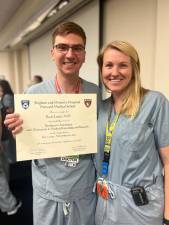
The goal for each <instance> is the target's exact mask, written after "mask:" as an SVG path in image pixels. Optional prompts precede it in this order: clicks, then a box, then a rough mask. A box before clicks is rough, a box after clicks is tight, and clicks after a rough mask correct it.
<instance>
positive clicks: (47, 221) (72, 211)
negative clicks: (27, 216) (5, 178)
mask: <svg viewBox="0 0 169 225" xmlns="http://www.w3.org/2000/svg"><path fill="white" fill-rule="evenodd" d="M95 208H96V195H95V193H91V194H88V195H87V196H85V197H83V198H81V199H78V200H75V201H73V202H71V203H65V202H61V201H59V202H58V201H54V200H48V199H44V198H43V197H41V196H40V195H39V194H38V193H37V191H35V190H34V192H33V215H34V216H33V217H34V225H94V216H95Z"/></svg>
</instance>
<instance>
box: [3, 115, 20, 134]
mask: <svg viewBox="0 0 169 225" xmlns="http://www.w3.org/2000/svg"><path fill="white" fill-rule="evenodd" d="M4 124H5V126H7V127H8V129H9V130H11V131H12V134H13V135H15V134H18V133H20V132H21V131H22V124H23V120H22V119H21V118H20V115H19V114H18V113H11V114H7V115H6V117H5V120H4Z"/></svg>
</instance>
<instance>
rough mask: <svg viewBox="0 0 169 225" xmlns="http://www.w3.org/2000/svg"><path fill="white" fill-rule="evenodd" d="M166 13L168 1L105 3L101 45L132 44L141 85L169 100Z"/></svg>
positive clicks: (168, 28) (114, 0)
mask: <svg viewBox="0 0 169 225" xmlns="http://www.w3.org/2000/svg"><path fill="white" fill-rule="evenodd" d="M168 12H169V1H168V0H142V1H139V0H125V1H124V0H105V11H104V43H108V42H110V41H112V40H115V39H120V40H124V41H128V42H130V43H131V44H133V45H134V46H135V48H136V49H137V50H138V53H139V56H140V61H141V78H142V83H143V86H144V87H146V88H150V89H155V90H158V91H161V92H162V93H163V94H165V95H166V96H167V97H168V98H169V76H168V73H169V69H168V59H169V42H168V40H169V26H168V20H169V14H168Z"/></svg>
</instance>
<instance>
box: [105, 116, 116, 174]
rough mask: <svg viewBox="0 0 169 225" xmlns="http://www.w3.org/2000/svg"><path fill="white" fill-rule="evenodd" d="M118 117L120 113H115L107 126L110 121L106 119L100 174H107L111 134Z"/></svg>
mask: <svg viewBox="0 0 169 225" xmlns="http://www.w3.org/2000/svg"><path fill="white" fill-rule="evenodd" d="M119 117H120V113H117V114H116V116H115V118H114V120H113V122H112V123H111V124H110V126H109V123H110V121H108V123H107V127H106V138H105V145H104V159H103V161H102V176H107V175H108V168H109V159H110V151H111V143H112V136H113V134H114V131H115V128H116V124H117V122H118V120H119Z"/></svg>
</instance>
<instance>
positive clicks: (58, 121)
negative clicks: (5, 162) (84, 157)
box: [14, 94, 97, 161]
mask: <svg viewBox="0 0 169 225" xmlns="http://www.w3.org/2000/svg"><path fill="white" fill-rule="evenodd" d="M14 98H15V112H16V113H19V114H20V115H21V118H22V119H23V130H22V132H21V133H19V134H17V135H16V155H17V161H22V160H31V159H41V158H52V157H64V156H74V155H81V154H90V153H96V151H97V110H96V108H97V103H96V94H60V95H59V94H15V96H14Z"/></svg>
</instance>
